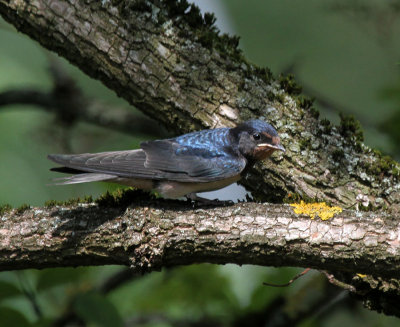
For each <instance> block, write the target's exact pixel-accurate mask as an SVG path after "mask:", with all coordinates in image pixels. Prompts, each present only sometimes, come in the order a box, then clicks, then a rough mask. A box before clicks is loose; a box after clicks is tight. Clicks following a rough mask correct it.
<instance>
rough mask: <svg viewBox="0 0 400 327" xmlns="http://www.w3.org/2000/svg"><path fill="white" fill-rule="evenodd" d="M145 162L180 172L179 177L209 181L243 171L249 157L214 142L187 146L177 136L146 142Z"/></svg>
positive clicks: (151, 168)
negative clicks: (239, 154) (175, 138)
mask: <svg viewBox="0 0 400 327" xmlns="http://www.w3.org/2000/svg"><path fill="white" fill-rule="evenodd" d="M141 147H142V149H143V150H144V152H145V153H146V161H145V163H144V166H145V167H146V168H147V169H150V170H155V171H162V172H164V173H170V174H173V175H177V176H179V179H175V180H179V181H184V182H207V181H215V180H221V179H225V178H229V177H233V176H236V175H239V174H240V173H241V172H242V171H243V169H244V168H245V166H246V163H247V162H246V159H245V158H243V157H237V156H234V155H232V154H230V153H229V152H226V151H225V150H224V149H219V148H218V147H213V146H196V147H193V146H185V145H181V144H179V143H177V142H175V141H174V140H159V141H149V142H143V143H142V144H141Z"/></svg>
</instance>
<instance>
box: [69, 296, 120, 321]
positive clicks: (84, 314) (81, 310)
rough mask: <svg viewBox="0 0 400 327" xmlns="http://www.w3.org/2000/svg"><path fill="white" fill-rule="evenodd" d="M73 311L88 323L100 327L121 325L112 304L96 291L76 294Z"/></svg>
mask: <svg viewBox="0 0 400 327" xmlns="http://www.w3.org/2000/svg"><path fill="white" fill-rule="evenodd" d="M74 310H75V312H76V313H77V314H78V315H79V316H80V317H81V318H82V319H83V320H84V321H85V322H86V323H89V324H93V325H94V326H101V327H119V326H121V327H122V326H123V321H122V318H121V317H120V315H119V313H118V311H117V309H116V308H115V307H114V305H113V304H112V303H111V302H110V301H109V300H108V299H107V298H106V297H105V296H102V295H100V294H96V293H85V294H80V295H78V296H77V298H76V299H75V302H74Z"/></svg>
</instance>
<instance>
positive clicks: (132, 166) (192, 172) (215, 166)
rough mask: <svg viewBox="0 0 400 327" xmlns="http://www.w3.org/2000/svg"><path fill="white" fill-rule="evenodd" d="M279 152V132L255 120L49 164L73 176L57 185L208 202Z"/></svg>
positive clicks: (55, 156)
mask: <svg viewBox="0 0 400 327" xmlns="http://www.w3.org/2000/svg"><path fill="white" fill-rule="evenodd" d="M275 151H283V152H285V148H284V147H283V146H282V145H281V143H280V138H279V135H278V133H277V131H276V129H275V128H274V127H273V126H272V125H270V124H269V123H268V122H266V121H264V120H261V119H253V120H249V121H246V122H243V123H240V124H238V125H237V126H236V127H232V128H227V127H223V128H215V129H205V130H201V131H197V132H192V133H188V134H184V135H181V136H178V137H174V138H169V139H162V140H154V141H146V142H142V143H141V144H140V149H134V150H125V151H112V152H99V153H82V154H50V155H48V159H50V160H52V161H54V162H55V163H57V164H59V165H62V166H61V167H56V168H52V169H51V170H52V171H56V172H62V173H70V174H73V175H72V176H68V177H61V178H56V179H54V183H53V185H67V184H76V183H86V182H95V181H104V182H114V183H119V184H122V185H127V186H132V187H135V188H138V189H142V190H146V191H156V192H157V193H158V194H160V195H161V196H162V197H164V198H167V199H179V198H184V197H186V198H187V199H189V200H191V201H202V200H205V199H204V198H201V197H199V196H197V193H201V192H208V191H214V190H218V189H221V188H223V187H225V186H228V185H230V184H232V183H234V182H237V181H239V180H240V178H241V177H242V175H243V173H244V172H245V171H246V170H247V169H248V168H249V167H251V166H253V165H254V164H255V163H256V162H257V161H261V160H264V159H266V158H268V157H269V156H271V154H272V153H274V152H275Z"/></svg>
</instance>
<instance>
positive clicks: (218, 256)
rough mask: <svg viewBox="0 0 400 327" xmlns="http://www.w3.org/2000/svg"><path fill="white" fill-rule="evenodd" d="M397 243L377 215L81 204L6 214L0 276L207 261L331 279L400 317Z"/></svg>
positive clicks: (0, 235) (0, 228)
mask: <svg viewBox="0 0 400 327" xmlns="http://www.w3.org/2000/svg"><path fill="white" fill-rule="evenodd" d="M399 235H400V223H399V221H398V220H396V219H394V218H393V217H391V216H388V215H385V214H382V213H373V212H368V213H366V212H364V213H361V212H356V211H349V210H346V211H343V212H342V213H341V214H339V215H337V216H336V217H334V218H332V219H331V220H327V221H322V220H320V219H315V220H311V219H310V218H309V217H301V216H298V215H297V214H295V213H294V211H293V208H292V207H290V206H289V205H273V204H256V203H242V204H237V205H234V206H231V207H222V208H207V209H192V207H191V206H188V205H185V204H184V203H181V202H178V201H162V200H137V201H136V202H135V203H133V204H131V205H130V206H129V207H126V206H116V207H115V206H113V205H111V204H110V203H108V202H107V203H106V206H100V207H99V206H98V205H96V204H94V203H77V204H72V205H63V206H50V207H43V208H22V209H13V210H11V211H8V212H4V213H3V214H2V217H1V225H0V270H13V269H24V268H39V269H41V268H46V267H62V266H79V265H105V264H121V265H129V266H130V267H131V269H132V273H144V272H148V271H153V270H159V269H161V268H162V267H168V266H175V265H186V264H191V263H201V262H210V263H219V264H225V263H236V264H239V265H242V264H256V265H263V266H301V267H312V268H316V269H319V270H328V271H333V272H334V274H333V275H332V276H331V278H330V279H331V280H335V281H336V284H337V285H338V286H341V287H344V288H346V289H349V290H351V291H352V293H354V294H355V295H357V296H359V297H360V298H362V299H363V300H364V301H366V302H367V304H368V306H369V307H370V308H373V309H376V310H378V311H384V312H386V313H389V314H396V315H399V316H400V312H398V309H396V308H397V307H398V305H397V304H398V299H399V293H400V289H399V282H398V280H399V277H400V276H399V275H400V257H399V253H400V242H399ZM359 274H365V275H366V276H362V275H359ZM335 277H337V278H339V279H340V280H341V281H338V280H336V279H335Z"/></svg>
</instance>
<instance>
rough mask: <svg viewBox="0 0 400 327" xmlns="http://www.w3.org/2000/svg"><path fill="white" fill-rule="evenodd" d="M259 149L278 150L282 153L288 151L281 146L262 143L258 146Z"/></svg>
mask: <svg viewBox="0 0 400 327" xmlns="http://www.w3.org/2000/svg"><path fill="white" fill-rule="evenodd" d="M257 148H259V149H263V148H269V149H272V150H278V151H282V152H285V151H286V150H285V148H284V147H283V146H282V145H280V144H277V145H274V144H269V143H261V144H258V145H257Z"/></svg>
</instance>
